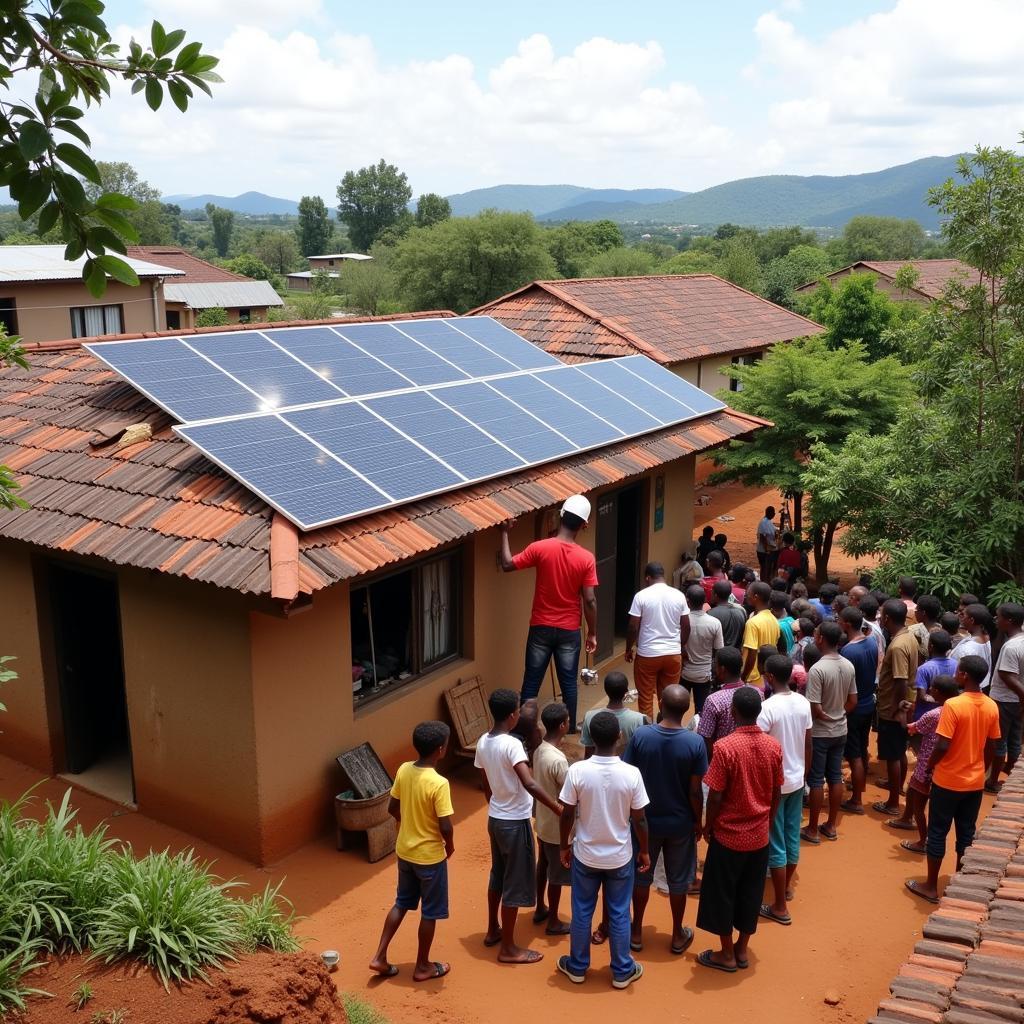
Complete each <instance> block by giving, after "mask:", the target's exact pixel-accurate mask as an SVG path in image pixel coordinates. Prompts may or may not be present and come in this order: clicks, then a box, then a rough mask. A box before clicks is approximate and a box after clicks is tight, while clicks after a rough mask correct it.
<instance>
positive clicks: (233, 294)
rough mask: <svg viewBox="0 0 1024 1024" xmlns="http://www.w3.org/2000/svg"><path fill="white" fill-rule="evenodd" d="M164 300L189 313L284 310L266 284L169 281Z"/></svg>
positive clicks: (269, 286) (166, 285)
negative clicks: (273, 307) (181, 303)
mask: <svg viewBox="0 0 1024 1024" xmlns="http://www.w3.org/2000/svg"><path fill="white" fill-rule="evenodd" d="M164 298H165V299H166V300H167V301H168V302H183V303H184V304H185V305H186V306H189V307H190V308H192V309H212V308H213V307H215V306H220V307H221V308H223V309H244V308H249V307H253V306H256V307H262V306H283V305H284V299H282V298H281V296H280V295H278V294H277V292H276V291H274V286H273V285H272V284H271V283H270V282H269V281H250V280H248V279H247V280H243V281H217V282H213V281H211V282H210V283H208V284H190V283H187V282H186V283H185V284H179V283H178V282H177V281H169V282H168V283H167V284H165V285H164Z"/></svg>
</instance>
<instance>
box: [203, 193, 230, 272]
mask: <svg viewBox="0 0 1024 1024" xmlns="http://www.w3.org/2000/svg"><path fill="white" fill-rule="evenodd" d="M206 216H207V217H208V218H209V220H210V227H212V228H213V247H214V249H216V250H217V255H218V256H220V257H221V258H222V259H223V258H224V257H225V256H227V254H228V249H230V248H231V233H232V231H234V229H235V215H234V213H232V212H231V210H225V209H224V208H223V207H222V206H214V205H213V203H207V204H206Z"/></svg>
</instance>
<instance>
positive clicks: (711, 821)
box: [697, 686, 782, 974]
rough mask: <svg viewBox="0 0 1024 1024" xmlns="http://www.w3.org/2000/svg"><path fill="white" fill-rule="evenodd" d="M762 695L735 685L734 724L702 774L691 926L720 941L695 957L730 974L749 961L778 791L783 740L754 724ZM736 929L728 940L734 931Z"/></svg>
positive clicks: (748, 688) (716, 748) (766, 868)
mask: <svg viewBox="0 0 1024 1024" xmlns="http://www.w3.org/2000/svg"><path fill="white" fill-rule="evenodd" d="M760 712H761V695H760V694H759V693H758V692H757V690H755V689H754V688H753V687H750V686H741V687H739V688H738V689H737V690H735V692H734V694H733V698H732V715H733V718H734V719H735V721H736V729H735V730H734V731H733V732H732V733H730V734H729V735H728V736H726V737H724V738H723V739H720V740H718V741H717V742H716V743H715V748H714V755H713V756H712V759H711V766H710V768H709V769H708V773H707V775H705V776H704V782H705V784H706V785H707V787H708V789H709V790H710V793H709V795H708V806H707V813H706V824H705V828H704V834H705V836H706V837H707V840H708V854H707V858H706V859H705V861H704V880H703V882H702V883H701V893H700V906H699V908H698V910H697V927H698V928H703V929H704V930H705V931H708V932H713V933H714V934H715V935H717V936H718V938H719V941H720V942H721V944H722V948H721V950H719V951H715V950H711V949H706V950H704V952H703V953H701V954H700V955H699V956H698V957H697V963H699V964H700V965H701V966H702V967H711V968H713V969H714V970H716V971H726V972H727V973H729V974H733V973H735V972H736V971H737V970H743V969H745V968H746V967H748V966H749V960H748V959H747V944H748V943H749V942H750V936H751V935H752V934H753V933H754V932H755V931H757V917H758V913H759V911H760V909H761V898H762V896H763V894H764V879H765V875H766V874H767V872H768V830H769V826H770V823H771V820H772V818H773V817H774V816H775V810H776V808H777V807H778V806H779V799H780V794H781V792H782V747H781V746H780V745H779V742H778V740H776V739H773V738H772V737H771V736H768V735H767V734H765V733H764V732H762V731H761V730H760V729H759V728H758V727H757V716H758V715H759V714H760ZM734 930H735V931H737V932H739V935H738V937H737V938H736V939H735V941H734V940H733V931H734Z"/></svg>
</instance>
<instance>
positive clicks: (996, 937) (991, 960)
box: [869, 761, 1024, 1024]
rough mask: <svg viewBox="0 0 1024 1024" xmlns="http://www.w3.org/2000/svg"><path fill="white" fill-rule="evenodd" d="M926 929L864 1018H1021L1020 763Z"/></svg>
mask: <svg viewBox="0 0 1024 1024" xmlns="http://www.w3.org/2000/svg"><path fill="white" fill-rule="evenodd" d="M950 838H951V839H952V836H950ZM923 935H924V938H923V939H922V940H921V941H920V942H919V943H917V945H916V946H915V947H914V953H913V955H912V956H911V957H910V958H909V959H908V960H907V962H906V963H905V964H903V966H902V967H901V968H900V970H899V974H898V975H897V976H896V977H895V978H894V979H893V981H892V984H891V985H890V986H889V990H890V992H891V997H890V998H889V999H883V1000H882V1002H881V1003H879V1004H878V1013H877V1014H876V1015H875V1016H874V1017H872V1018H871V1019H870V1021H869V1024H894V1022H896V1021H901V1022H904V1024H906V1022H908V1021H909V1022H921V1024H926V1022H931V1024H1010V1022H1019V1021H1024V761H1022V762H1021V763H1020V764H1019V765H1018V766H1017V767H1016V768H1015V769H1014V771H1013V774H1012V775H1011V777H1010V778H1009V779H1008V780H1007V781H1006V782H1005V783H1004V784H1003V788H1002V791H1001V792H1000V794H999V798H998V799H997V800H996V802H995V806H994V807H993V808H992V811H991V812H990V814H989V815H988V817H987V818H986V819H985V821H984V823H983V824H982V825H981V827H980V828H979V829H978V834H977V836H976V837H975V840H974V844H973V846H971V848H970V849H969V850H968V851H967V853H966V854H965V855H964V860H963V865H962V868H961V870H960V871H958V872H957V873H956V874H955V875H954V876H953V877H952V878H951V879H950V881H949V885H948V886H947V887H946V890H945V892H944V894H943V896H942V899H941V900H940V901H939V905H938V908H937V909H936V910H935V912H934V913H933V914H931V915H930V916H929V917H928V920H927V922H926V923H925V926H924V929H923Z"/></svg>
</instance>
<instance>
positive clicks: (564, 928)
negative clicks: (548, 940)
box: [544, 921, 571, 935]
mask: <svg viewBox="0 0 1024 1024" xmlns="http://www.w3.org/2000/svg"><path fill="white" fill-rule="evenodd" d="M570 930H571V926H570V925H567V924H565V923H564V922H561V921H560V922H559V924H558V927H557V928H545V929H544V934H545V935H568V934H569V932H570Z"/></svg>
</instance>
